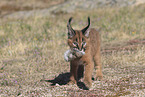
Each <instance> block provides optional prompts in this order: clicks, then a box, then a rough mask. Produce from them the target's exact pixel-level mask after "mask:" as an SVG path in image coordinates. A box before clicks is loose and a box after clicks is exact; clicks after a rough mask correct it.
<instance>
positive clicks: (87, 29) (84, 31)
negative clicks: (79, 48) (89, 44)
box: [82, 17, 90, 37]
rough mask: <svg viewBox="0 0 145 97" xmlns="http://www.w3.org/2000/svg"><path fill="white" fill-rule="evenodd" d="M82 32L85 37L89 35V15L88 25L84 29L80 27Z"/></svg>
mask: <svg viewBox="0 0 145 97" xmlns="http://www.w3.org/2000/svg"><path fill="white" fill-rule="evenodd" d="M82 33H83V34H84V35H85V36H86V37H89V33H90V17H88V25H87V26H86V27H85V28H84V29H82Z"/></svg>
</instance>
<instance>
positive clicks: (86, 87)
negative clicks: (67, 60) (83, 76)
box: [84, 81, 92, 90]
mask: <svg viewBox="0 0 145 97" xmlns="http://www.w3.org/2000/svg"><path fill="white" fill-rule="evenodd" d="M84 84H85V89H86V90H89V89H90V88H91V86H92V81H84Z"/></svg>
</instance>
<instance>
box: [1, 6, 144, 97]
mask: <svg viewBox="0 0 145 97" xmlns="http://www.w3.org/2000/svg"><path fill="white" fill-rule="evenodd" d="M144 9H145V7H144V6H139V7H135V8H120V9H118V8H108V9H98V10H93V11H87V12H84V11H76V13H72V14H65V15H64V14H61V15H59V16H55V17H43V18H39V17H37V16H35V17H31V18H29V19H26V20H8V21H7V22H3V23H1V25H0V95H1V96H18V95H21V96H86V95H88V96H107V97H111V96H114V97H117V96H143V95H145V94H144V92H143V91H144V90H145V85H144V81H145V76H144V73H145V72H144V70H145V60H144V59H145V56H144V55H145V47H144V45H142V46H139V47H137V49H136V50H129V51H125V50H122V51H115V52H111V53H103V54H102V64H103V74H104V80H103V81H101V82H100V81H93V86H92V88H91V90H89V91H85V90H81V89H79V88H78V87H77V86H76V85H62V86H60V85H58V84H56V85H55V86H50V84H49V83H48V82H40V80H41V79H54V78H55V77H56V76H58V75H59V74H61V73H62V72H64V73H65V72H69V63H66V62H65V61H64V58H63V53H64V52H65V51H66V50H67V49H68V45H67V43H66V40H67V30H66V24H67V20H68V18H69V17H70V16H74V18H75V21H74V22H73V24H72V25H73V27H74V28H76V29H81V28H82V27H84V26H85V25H86V21H87V17H88V15H89V16H90V17H91V21H92V26H93V27H95V28H97V29H99V28H101V38H102V48H108V47H118V46H124V43H126V42H127V41H129V40H132V39H143V38H145V37H144V32H145V27H144V25H145V18H144V17H145V13H144Z"/></svg>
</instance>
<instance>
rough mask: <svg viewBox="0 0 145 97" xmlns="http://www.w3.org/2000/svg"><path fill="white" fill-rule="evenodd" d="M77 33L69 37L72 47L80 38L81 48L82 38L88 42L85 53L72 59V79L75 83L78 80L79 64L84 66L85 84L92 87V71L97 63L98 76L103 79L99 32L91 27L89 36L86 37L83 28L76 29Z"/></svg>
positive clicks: (69, 43)
mask: <svg viewBox="0 0 145 97" xmlns="http://www.w3.org/2000/svg"><path fill="white" fill-rule="evenodd" d="M74 31H75V33H76V34H75V35H74V36H73V37H72V38H68V45H69V46H70V48H73V45H72V43H73V42H74V41H75V40H76V38H77V39H78V43H79V48H81V47H80V46H81V42H82V38H84V41H85V42H86V46H85V48H86V50H85V55H83V56H82V57H79V58H75V59H74V60H71V61H70V73H71V77H70V81H71V82H73V83H76V82H78V76H80V75H78V74H79V73H78V72H80V70H83V68H82V69H80V70H79V71H78V69H79V66H82V65H83V66H84V79H83V82H84V84H85V85H86V86H87V87H88V88H90V87H91V85H92V72H93V68H94V64H95V68H96V69H97V70H96V72H97V73H96V78H98V79H102V77H103V75H102V65H101V55H100V37H99V32H97V31H96V30H95V29H94V28H89V31H90V32H89V37H86V36H85V35H84V34H83V33H82V30H74Z"/></svg>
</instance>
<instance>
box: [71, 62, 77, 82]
mask: <svg viewBox="0 0 145 97" xmlns="http://www.w3.org/2000/svg"><path fill="white" fill-rule="evenodd" d="M77 69H78V63H77V61H76V60H73V61H71V62H70V82H69V83H71V84H75V83H76V82H77Z"/></svg>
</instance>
